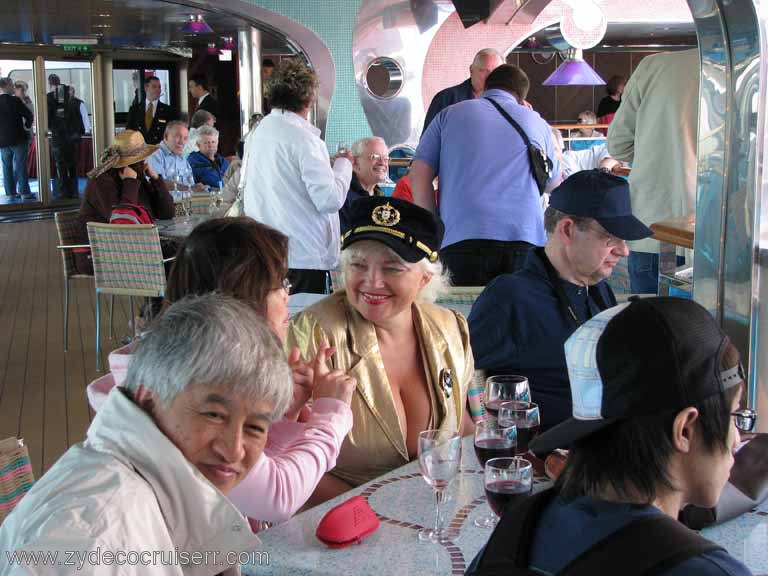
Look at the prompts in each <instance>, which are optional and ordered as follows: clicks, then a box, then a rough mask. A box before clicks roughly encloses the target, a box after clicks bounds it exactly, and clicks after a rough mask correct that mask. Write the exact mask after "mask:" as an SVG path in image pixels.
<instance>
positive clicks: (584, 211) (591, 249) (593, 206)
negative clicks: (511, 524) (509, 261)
mask: <svg viewBox="0 0 768 576" xmlns="http://www.w3.org/2000/svg"><path fill="white" fill-rule="evenodd" d="M544 226H545V228H546V230H547V234H548V240H547V243H546V246H544V247H543V248H536V249H533V250H531V251H530V252H529V253H528V256H527V259H526V260H525V263H524V265H523V268H522V269H521V270H519V271H518V272H517V273H515V274H505V275H502V276H498V277H497V278H495V279H494V280H493V281H491V283H490V284H488V286H487V287H486V288H485V290H483V293H482V294H481V295H480V297H479V298H478V299H477V301H476V302H475V304H474V306H473V307H472V312H471V314H470V315H469V331H470V337H471V341H472V352H473V353H474V356H475V368H477V369H479V370H486V371H487V372H488V373H489V375H490V374H494V373H506V374H520V375H523V376H526V377H527V378H528V380H529V382H530V386H531V394H532V396H533V398H534V401H535V402H536V403H537V404H538V405H539V406H540V408H541V427H542V430H546V429H548V428H551V427H552V426H554V425H556V424H558V423H560V422H562V421H563V420H566V419H567V418H569V417H570V415H571V391H570V388H569V386H568V371H567V369H566V364H565V354H564V352H563V344H564V342H565V341H566V340H567V339H568V337H569V336H570V335H571V334H573V332H574V331H575V330H576V329H577V328H578V327H579V326H580V325H581V324H583V323H584V322H586V321H587V320H589V319H590V318H592V317H593V316H594V315H596V314H598V313H599V312H601V311H602V310H605V309H606V308H609V307H611V306H614V305H615V304H616V298H615V297H614V295H613V292H612V291H611V288H610V287H609V286H608V284H607V283H606V282H605V279H606V278H608V277H609V276H610V275H611V273H612V272H613V269H614V267H615V266H616V264H617V263H618V262H619V260H621V259H622V258H624V257H625V256H627V255H628V254H629V249H628V248H627V241H628V240H639V239H641V238H647V237H648V236H650V235H651V234H652V232H651V230H650V229H649V228H647V227H646V226H645V225H644V224H643V223H642V222H640V220H638V219H637V218H635V217H634V216H633V215H632V206H631V204H630V199H629V185H628V184H627V182H626V180H624V179H623V178H619V177H618V176H614V175H612V174H610V173H608V172H605V171H602V170H584V171H581V172H576V173H575V174H573V175H572V176H570V177H569V178H567V179H566V180H565V181H564V182H563V183H562V184H560V186H558V187H557V188H555V189H554V190H553V191H552V195H551V197H550V199H549V207H548V208H547V210H546V212H545V214H544Z"/></svg>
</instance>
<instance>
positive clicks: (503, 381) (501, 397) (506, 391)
mask: <svg viewBox="0 0 768 576" xmlns="http://www.w3.org/2000/svg"><path fill="white" fill-rule="evenodd" d="M510 400H523V401H525V402H530V401H531V389H530V387H529V386H528V378H526V377H525V376H515V375H512V374H500V375H498V376H491V377H490V378H488V379H487V380H486V381H485V409H486V410H487V411H488V414H490V415H491V416H492V417H493V418H497V417H498V413H499V406H500V405H501V404H502V403H503V402H509V401H510Z"/></svg>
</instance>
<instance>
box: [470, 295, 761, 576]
mask: <svg viewBox="0 0 768 576" xmlns="http://www.w3.org/2000/svg"><path fill="white" fill-rule="evenodd" d="M565 355H566V359H567V362H568V372H569V374H570V375H571V379H570V389H571V393H572V396H573V417H572V418H570V419H568V420H567V421H565V422H563V423H562V424H561V425H560V426H557V427H556V428H553V429H551V430H549V431H548V432H545V433H544V434H543V435H542V436H539V437H538V438H536V439H535V440H534V441H533V442H532V443H531V445H530V447H531V450H532V451H533V452H534V453H536V454H538V455H541V456H543V455H544V454H547V453H549V452H551V451H552V450H554V449H555V448H558V447H559V448H569V449H570V450H569V453H568V457H567V463H566V466H565V469H564V470H563V472H562V473H561V474H560V476H559V478H558V481H557V484H556V485H555V488H554V489H551V490H547V491H545V492H542V493H538V494H535V495H533V496H531V497H529V498H526V499H524V500H522V502H521V503H519V504H517V505H514V504H513V505H510V506H509V507H508V508H507V509H505V510H504V514H503V515H502V518H501V521H500V522H499V525H498V527H497V528H496V530H495V531H494V533H493V535H492V536H491V538H490V540H489V541H488V544H487V545H486V547H485V548H484V549H483V550H482V551H481V552H480V554H479V555H478V557H477V558H476V559H475V561H474V562H473V563H472V565H471V566H470V568H469V570H468V572H467V574H468V575H472V576H483V575H485V574H520V573H525V574H529V573H530V574H533V573H535V574H561V573H567V574H629V575H632V576H634V575H639V574H659V575H663V576H687V575H688V574H697V575H705V576H747V575H749V574H751V573H750V571H749V569H748V568H747V567H746V566H744V565H743V564H742V563H741V562H739V561H738V560H736V559H735V558H733V557H732V556H730V555H729V554H728V552H726V551H725V550H724V549H723V548H721V547H719V546H717V545H715V544H713V543H712V542H709V541H707V540H705V539H704V538H702V537H701V536H699V535H697V534H696V533H694V532H692V531H691V530H689V529H688V528H686V527H685V526H683V525H682V524H681V523H679V522H678V521H677V518H678V514H679V512H680V510H681V509H682V508H683V506H685V505H686V504H693V505H695V506H699V507H702V508H712V507H714V506H715V505H716V504H717V502H718V500H719V499H720V494H721V492H722V490H723V488H724V486H725V484H726V482H727V481H728V478H729V475H730V473H731V468H732V466H733V463H734V457H733V454H734V452H735V450H736V448H737V446H738V445H739V442H740V434H739V432H740V430H741V431H743V432H750V431H751V430H752V428H753V427H754V422H755V420H756V414H755V413H754V412H752V411H751V410H740V409H739V405H740V400H741V395H742V394H743V393H744V385H745V382H744V369H743V368H742V366H741V363H740V361H739V352H738V350H737V349H736V347H735V346H734V345H733V344H732V343H731V342H730V341H729V339H728V336H726V335H725V333H724V332H723V331H722V330H721V329H720V327H719V326H718V324H717V322H716V321H715V319H714V318H713V317H712V315H711V314H710V313H709V312H708V311H707V310H706V309H705V308H704V307H703V306H701V305H699V304H697V303H695V302H693V301H691V300H684V299H680V298H669V297H663V298H646V299H642V300H635V301H631V302H628V303H626V304H622V305H620V306H615V307H613V308H611V309H610V310H605V311H604V312H601V313H600V314H598V315H597V316H595V317H594V318H592V319H591V320H589V321H588V322H587V323H585V324H584V325H583V326H581V327H580V328H579V329H578V330H577V331H576V332H575V333H574V334H573V335H572V336H571V337H570V338H569V339H568V341H567V342H566V344H565ZM737 426H738V427H739V428H737ZM515 567H517V569H515Z"/></svg>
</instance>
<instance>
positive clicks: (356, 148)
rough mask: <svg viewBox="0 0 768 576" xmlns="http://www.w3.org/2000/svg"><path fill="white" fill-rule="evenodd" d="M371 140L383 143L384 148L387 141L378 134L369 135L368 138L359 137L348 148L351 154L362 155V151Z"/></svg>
mask: <svg viewBox="0 0 768 576" xmlns="http://www.w3.org/2000/svg"><path fill="white" fill-rule="evenodd" d="M373 142H381V143H382V144H384V147H385V148H386V146H387V143H386V141H385V140H384V138H380V137H378V136H369V137H368V138H360V140H357V141H356V142H355V143H354V144H352V147H351V148H350V151H351V152H352V156H355V157H360V156H362V155H363V151H364V150H365V147H366V146H368V144H371V143H373Z"/></svg>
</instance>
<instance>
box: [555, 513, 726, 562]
mask: <svg viewBox="0 0 768 576" xmlns="http://www.w3.org/2000/svg"><path fill="white" fill-rule="evenodd" d="M721 549H722V548H720V547H719V546H717V545H716V544H714V543H712V542H710V541H709V540H707V539H706V538H703V537H702V536H699V535H698V534H697V533H696V532H694V531H692V530H689V529H688V528H686V527H685V526H683V525H682V524H681V523H680V522H678V521H677V520H675V519H673V518H670V517H669V516H666V515H660V516H651V517H648V518H640V519H638V520H635V521H634V522H630V523H629V524H627V525H626V526H624V528H622V529H621V530H617V531H616V532H614V533H613V534H611V535H610V536H608V537H607V538H604V539H602V540H601V541H599V542H597V543H596V544H595V545H594V546H592V547H591V548H590V549H589V550H587V551H586V552H584V553H583V554H581V556H579V557H578V558H575V559H574V560H573V561H571V562H570V563H569V564H568V565H567V566H566V567H565V568H564V569H563V570H561V571H560V573H559V574H560V575H562V576H577V575H579V576H581V575H583V574H621V575H622V576H648V575H652V574H659V573H662V572H664V571H666V570H669V569H670V568H673V567H674V566H677V565H678V564H680V563H682V562H684V561H685V560H688V559H689V558H691V557H693V556H698V555H700V554H704V553H705V552H712V551H714V550H721Z"/></svg>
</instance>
